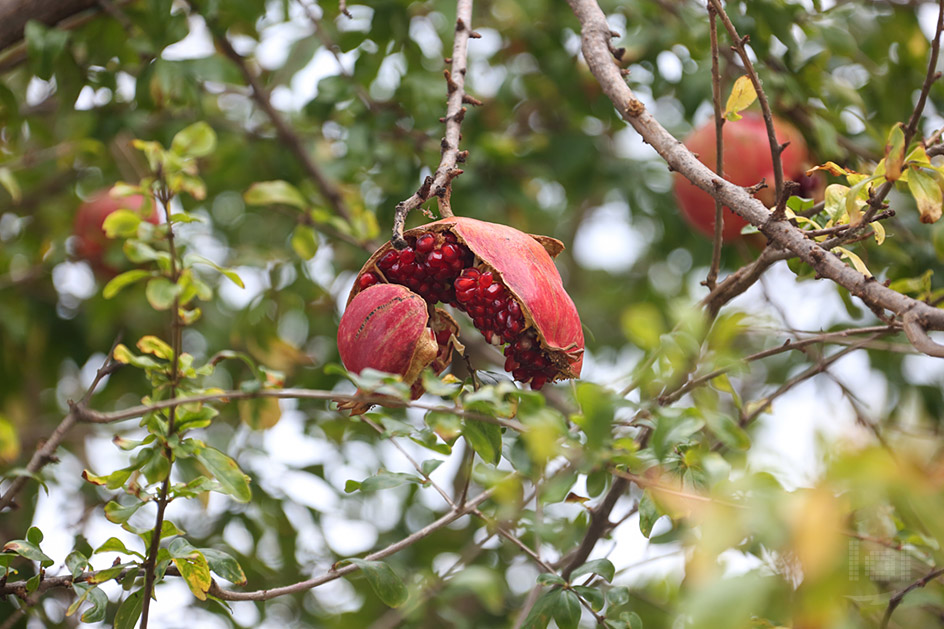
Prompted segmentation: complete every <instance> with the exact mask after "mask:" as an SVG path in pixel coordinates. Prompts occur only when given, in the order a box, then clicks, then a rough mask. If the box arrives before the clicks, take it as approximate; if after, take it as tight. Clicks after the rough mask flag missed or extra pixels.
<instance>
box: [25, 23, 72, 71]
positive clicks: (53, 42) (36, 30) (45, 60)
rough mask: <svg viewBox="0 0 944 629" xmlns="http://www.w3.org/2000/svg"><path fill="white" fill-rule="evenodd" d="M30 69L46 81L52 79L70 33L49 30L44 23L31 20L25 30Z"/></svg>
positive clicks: (53, 29) (54, 29)
mask: <svg viewBox="0 0 944 629" xmlns="http://www.w3.org/2000/svg"><path fill="white" fill-rule="evenodd" d="M23 37H24V39H25V40H26V52H27V54H28V55H29V62H30V63H29V65H30V69H31V70H32V71H33V73H34V74H36V76H38V77H39V78H41V79H42V80H44V81H48V80H49V79H51V78H52V75H53V71H54V70H55V64H56V61H58V59H59V57H60V56H61V55H62V52H63V51H64V50H65V48H66V43H67V42H68V41H69V33H68V31H63V30H59V29H56V28H48V27H47V26H46V25H44V24H43V23H42V22H39V21H37V20H30V21H28V22H27V23H26V27H25V28H24V29H23Z"/></svg>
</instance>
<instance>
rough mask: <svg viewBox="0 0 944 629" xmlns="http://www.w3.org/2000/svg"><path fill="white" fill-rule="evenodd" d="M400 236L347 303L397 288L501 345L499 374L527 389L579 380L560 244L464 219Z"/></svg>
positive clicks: (577, 334)
mask: <svg viewBox="0 0 944 629" xmlns="http://www.w3.org/2000/svg"><path fill="white" fill-rule="evenodd" d="M404 238H405V239H406V241H407V242H408V243H409V246H408V247H406V248H405V249H403V250H402V251H397V250H396V249H394V248H393V246H392V245H391V244H390V243H387V244H385V245H384V246H383V247H381V248H380V249H379V250H377V251H376V252H375V253H374V255H373V256H371V258H370V260H368V261H367V263H366V264H365V265H364V267H363V268H362V269H361V271H360V273H359V274H358V277H357V279H356V280H355V282H354V288H353V290H352V291H351V297H350V299H351V300H353V299H355V298H356V297H357V295H359V294H360V293H361V291H364V290H367V289H369V288H370V287H372V286H374V285H379V284H383V283H387V282H391V283H396V284H402V285H404V286H406V287H408V288H409V289H410V290H411V291H414V292H415V293H418V294H419V295H420V296H421V297H422V298H423V299H425V300H426V302H428V303H429V304H435V303H437V302H443V303H448V304H450V305H452V306H453V307H455V308H457V309H459V310H462V311H464V312H466V313H467V314H469V316H470V317H471V318H472V321H473V324H474V325H475V327H476V328H478V329H479V331H480V332H481V333H482V334H483V336H485V338H486V340H487V341H489V342H490V343H492V344H495V345H502V344H507V346H506V348H505V356H506V361H505V369H506V370H507V371H509V372H511V373H512V375H513V376H514V377H515V379H517V380H519V381H521V382H530V383H531V386H532V388H533V389H540V388H541V387H542V386H543V385H544V384H545V383H546V382H551V381H554V380H558V379H563V378H576V377H578V376H579V375H580V370H581V367H582V365H583V349H584V338H583V329H582V327H581V324H580V317H579V315H578V314H577V309H576V307H575V306H574V303H573V301H572V300H571V299H570V296H569V295H568V294H567V292H566V291H565V290H564V287H563V283H562V281H561V277H560V273H559V272H558V271H557V267H556V266H555V265H554V261H553V259H552V256H555V255H557V254H558V253H560V251H561V250H563V245H562V244H561V243H560V242H559V241H557V240H554V239H553V238H548V237H545V236H532V235H529V234H525V233H524V232H521V231H519V230H517V229H514V228H512V227H508V226H506V225H499V224H495V223H488V222H485V221H479V220H476V219H472V218H465V217H451V218H446V219H442V220H439V221H435V222H433V223H429V224H427V225H424V226H422V227H419V228H416V229H412V230H409V231H407V232H406V233H405V234H404ZM352 303H353V302H352Z"/></svg>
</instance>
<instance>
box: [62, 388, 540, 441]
mask: <svg viewBox="0 0 944 629" xmlns="http://www.w3.org/2000/svg"><path fill="white" fill-rule="evenodd" d="M252 398H278V399H300V400H325V401H329V402H363V403H367V404H380V405H383V406H386V407H389V408H407V407H409V408H419V409H422V410H427V411H443V412H447V413H452V414H454V415H459V416H460V417H465V418H467V419H472V420H475V421H482V422H487V423H490V424H496V425H498V426H503V427H505V428H510V429H511V430H514V431H516V432H527V430H528V429H527V427H526V426H525V425H524V424H522V423H521V422H519V421H516V420H514V419H505V418H503V417H492V416H491V415H484V414H482V413H474V412H471V411H466V410H463V409H461V408H458V407H452V406H444V405H442V404H425V403H421V402H406V401H404V400H398V399H397V398H394V397H390V396H388V395H379V394H356V395H347V394H344V393H338V392H336V391H322V390H318V389H291V388H290V389H262V390H260V391H238V390H234V391H222V392H219V393H210V394H206V395H193V396H187V397H179V398H173V399H168V400H161V401H160V402H156V403H154V404H150V405H143V404H142V405H140V406H132V407H131V408H126V409H124V410H121V411H112V412H110V413H102V412H99V411H93V410H91V409H87V408H82V409H81V417H80V420H81V421H82V422H83V423H89V424H110V423H112V422H117V421H124V420H126V419H134V418H136V417H141V416H142V415H144V414H145V413H147V412H148V411H153V410H160V409H162V408H170V407H172V406H180V405H182V404H189V403H194V402H214V401H221V400H226V401H229V400H246V399H252Z"/></svg>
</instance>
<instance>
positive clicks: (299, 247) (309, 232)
mask: <svg viewBox="0 0 944 629" xmlns="http://www.w3.org/2000/svg"><path fill="white" fill-rule="evenodd" d="M292 249H294V250H295V253H297V254H298V257H299V258H301V259H302V260H311V259H312V258H314V257H315V254H316V253H318V236H317V235H315V230H314V229H312V228H311V227H309V226H308V225H299V226H298V227H296V228H295V231H293V232H292Z"/></svg>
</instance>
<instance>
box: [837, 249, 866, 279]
mask: <svg viewBox="0 0 944 629" xmlns="http://www.w3.org/2000/svg"><path fill="white" fill-rule="evenodd" d="M834 251H836V252H838V253H839V256H840V257H841V258H846V259H847V260H849V262H851V263H852V266H854V267H855V269H856V271H858V272H859V273H861V274H863V275H865V276H866V277H872V273H871V272H870V271H869V268H868V267H867V266H865V262H863V261H862V258H860V257H859V256H857V255H856V254H854V253H852V252H851V251H849V250H848V249H846V248H845V247H836V248H835V250H834Z"/></svg>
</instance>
